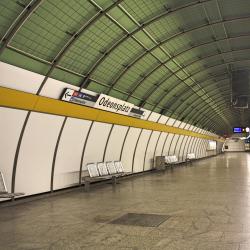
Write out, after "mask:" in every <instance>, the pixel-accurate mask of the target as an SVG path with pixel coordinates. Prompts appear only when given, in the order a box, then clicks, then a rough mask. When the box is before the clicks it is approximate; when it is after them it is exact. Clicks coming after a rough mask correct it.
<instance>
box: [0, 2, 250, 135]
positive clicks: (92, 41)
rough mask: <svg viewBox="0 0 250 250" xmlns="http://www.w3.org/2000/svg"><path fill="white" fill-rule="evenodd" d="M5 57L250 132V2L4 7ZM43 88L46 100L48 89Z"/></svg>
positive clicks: (174, 113)
mask: <svg viewBox="0 0 250 250" xmlns="http://www.w3.org/2000/svg"><path fill="white" fill-rule="evenodd" d="M0 41H1V43H0V60H1V61H4V62H7V63H10V64H13V65H17V66H19V67H22V68H25V69H28V70H31V71H34V72H37V73H40V74H43V75H45V76H46V77H45V78H44V81H43V84H44V83H45V82H46V81H47V79H48V77H52V78H55V79H59V80H62V81H65V82H67V83H70V84H72V85H76V86H79V88H80V89H81V88H87V89H90V90H93V91H95V92H99V93H105V94H108V95H111V96H114V97H117V98H120V99H123V100H126V101H128V102H132V103H134V104H135V105H137V106H140V107H143V108H146V109H149V110H153V111H155V112H158V113H161V114H165V115H168V116H171V117H173V118H177V119H179V120H182V121H185V122H188V123H191V124H194V125H196V126H200V127H202V128H206V129H209V130H212V131H216V132H217V133H219V134H223V133H225V132H228V131H231V128H232V126H235V125H247V124H248V122H249V120H250V119H249V118H250V115H249V111H248V110H245V111H241V110H239V109H233V108H232V107H231V73H232V71H234V70H238V69H248V68H250V53H249V52H250V2H249V1H247V0H200V1H197V0H196V1H192V0H178V1H177V0H116V1H114V0H31V1H30V0H18V1H16V0H1V1H0ZM43 84H42V85H41V87H40V89H39V91H38V93H37V94H39V93H40V91H41V90H42V88H43Z"/></svg>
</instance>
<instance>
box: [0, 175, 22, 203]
mask: <svg viewBox="0 0 250 250" xmlns="http://www.w3.org/2000/svg"><path fill="white" fill-rule="evenodd" d="M21 195H24V193H9V192H8V190H7V187H6V184H5V181H4V177H3V173H2V172H1V171H0V198H11V199H13V198H15V197H16V196H21Z"/></svg>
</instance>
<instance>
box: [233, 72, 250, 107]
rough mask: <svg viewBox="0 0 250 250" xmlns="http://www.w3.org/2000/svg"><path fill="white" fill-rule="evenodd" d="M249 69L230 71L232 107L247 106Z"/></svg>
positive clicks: (249, 87)
mask: <svg viewBox="0 0 250 250" xmlns="http://www.w3.org/2000/svg"><path fill="white" fill-rule="evenodd" d="M249 80H250V72H249V70H237V71H233V72H232V105H233V107H234V108H243V109H246V108H248V106H249V105H248V103H249V101H248V100H249V90H250V86H249V85H250V81H249Z"/></svg>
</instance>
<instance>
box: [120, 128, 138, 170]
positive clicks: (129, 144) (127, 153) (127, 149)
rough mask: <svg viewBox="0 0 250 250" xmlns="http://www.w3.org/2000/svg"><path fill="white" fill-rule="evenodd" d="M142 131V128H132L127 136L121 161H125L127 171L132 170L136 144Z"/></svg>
mask: <svg viewBox="0 0 250 250" xmlns="http://www.w3.org/2000/svg"><path fill="white" fill-rule="evenodd" d="M140 131H141V129H139V128H130V130H129V132H128V135H127V137H126V141H125V144H124V147H123V152H122V159H121V161H122V163H123V166H124V169H125V171H127V172H131V171H132V160H133V154H134V149H135V144H136V141H137V138H138V136H139V134H140Z"/></svg>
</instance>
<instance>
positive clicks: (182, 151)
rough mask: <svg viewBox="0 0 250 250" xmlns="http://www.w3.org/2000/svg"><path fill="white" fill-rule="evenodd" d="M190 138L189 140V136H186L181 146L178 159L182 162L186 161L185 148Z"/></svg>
mask: <svg viewBox="0 0 250 250" xmlns="http://www.w3.org/2000/svg"><path fill="white" fill-rule="evenodd" d="M188 138H189V137H188V136H185V138H184V139H183V141H182V143H181V145H180V149H179V152H178V157H179V160H180V161H185V155H184V148H185V145H186V143H187V142H188Z"/></svg>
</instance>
